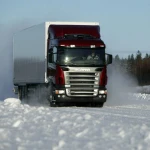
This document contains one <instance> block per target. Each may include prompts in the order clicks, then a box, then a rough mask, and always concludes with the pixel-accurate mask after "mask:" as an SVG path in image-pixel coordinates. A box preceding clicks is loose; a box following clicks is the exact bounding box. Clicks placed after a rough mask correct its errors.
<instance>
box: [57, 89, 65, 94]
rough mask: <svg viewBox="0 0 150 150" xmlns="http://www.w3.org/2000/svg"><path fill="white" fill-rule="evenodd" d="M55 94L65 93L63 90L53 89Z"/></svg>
mask: <svg viewBox="0 0 150 150" xmlns="http://www.w3.org/2000/svg"><path fill="white" fill-rule="evenodd" d="M55 94H65V91H64V90H55Z"/></svg>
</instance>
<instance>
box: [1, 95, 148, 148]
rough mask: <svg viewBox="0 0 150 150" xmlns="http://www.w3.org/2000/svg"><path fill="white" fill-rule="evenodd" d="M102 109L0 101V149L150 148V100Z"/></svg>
mask: <svg viewBox="0 0 150 150" xmlns="http://www.w3.org/2000/svg"><path fill="white" fill-rule="evenodd" d="M139 101H140V102H141V103H137V102H136V103H133V104H130V105H120V106H111V105H109V104H108V105H107V104H106V105H105V106H104V107H103V108H90V107H59V108H51V107H48V106H29V105H27V104H21V103H20V101H19V100H18V99H12V98H11V99H6V100H4V101H2V102H0V150H41V149H42V150H50V149H52V150H95V149H96V150H100V149H102V150H120V149H122V150H127V149H128V150H129V149H130V150H149V149H150V101H149V100H143V101H142V100H139Z"/></svg>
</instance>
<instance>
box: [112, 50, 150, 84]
mask: <svg viewBox="0 0 150 150" xmlns="http://www.w3.org/2000/svg"><path fill="white" fill-rule="evenodd" d="M113 65H114V66H115V67H114V68H115V69H117V70H121V71H122V72H123V73H128V74H130V75H132V76H133V77H135V78H136V79H137V81H138V84H139V85H141V86H143V85H150V54H146V55H145V56H144V57H142V54H141V52H140V51H139V50H138V51H137V53H136V55H133V54H131V55H128V58H120V57H119V55H116V56H115V57H114V58H113Z"/></svg>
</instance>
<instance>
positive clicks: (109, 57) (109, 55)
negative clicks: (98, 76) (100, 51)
mask: <svg viewBox="0 0 150 150" xmlns="http://www.w3.org/2000/svg"><path fill="white" fill-rule="evenodd" d="M105 56H106V64H107V65H108V64H112V55H111V54H105Z"/></svg>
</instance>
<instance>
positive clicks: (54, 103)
mask: <svg viewBox="0 0 150 150" xmlns="http://www.w3.org/2000/svg"><path fill="white" fill-rule="evenodd" d="M53 91H54V85H53V83H52V82H51V83H50V96H49V102H50V107H56V106H57V104H56V101H55V97H54V94H53Z"/></svg>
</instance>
